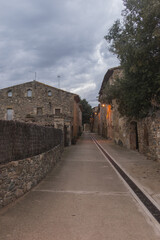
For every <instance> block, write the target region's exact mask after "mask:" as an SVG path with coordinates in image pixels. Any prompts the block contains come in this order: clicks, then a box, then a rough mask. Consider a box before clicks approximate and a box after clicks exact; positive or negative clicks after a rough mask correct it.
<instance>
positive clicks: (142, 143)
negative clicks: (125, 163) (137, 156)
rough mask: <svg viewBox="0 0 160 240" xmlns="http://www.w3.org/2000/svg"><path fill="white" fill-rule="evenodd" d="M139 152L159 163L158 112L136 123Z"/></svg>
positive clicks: (159, 126) (159, 135)
mask: <svg viewBox="0 0 160 240" xmlns="http://www.w3.org/2000/svg"><path fill="white" fill-rule="evenodd" d="M138 142H139V152H141V153H143V154H145V155H146V156H147V157H148V158H149V159H153V160H158V161H160V112H157V114H156V116H155V117H154V118H153V117H147V118H145V119H143V120H142V121H139V122H138Z"/></svg>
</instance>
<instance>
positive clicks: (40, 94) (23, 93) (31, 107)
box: [0, 81, 75, 120]
mask: <svg viewBox="0 0 160 240" xmlns="http://www.w3.org/2000/svg"><path fill="white" fill-rule="evenodd" d="M28 90H31V91H32V94H31V96H27V91H28ZM9 92H11V93H12V95H11V96H8V93H9ZM74 96H75V95H74V94H72V93H69V92H66V91H63V90H60V89H57V88H54V87H51V86H48V85H45V84H42V83H40V82H37V81H32V82H27V83H24V84H20V85H16V86H13V87H9V88H5V89H1V90H0V101H1V108H0V119H4V120H6V119H7V109H13V119H15V120H24V119H25V118H28V117H32V116H36V115H39V114H40V115H46V114H49V115H52V114H55V109H56V108H58V109H60V111H61V113H62V114H66V115H67V116H70V117H73V102H74ZM38 109H39V110H40V112H38Z"/></svg>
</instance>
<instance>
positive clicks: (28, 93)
mask: <svg viewBox="0 0 160 240" xmlns="http://www.w3.org/2000/svg"><path fill="white" fill-rule="evenodd" d="M30 93H31V94H30ZM27 97H28V98H31V97H32V89H28V90H27Z"/></svg>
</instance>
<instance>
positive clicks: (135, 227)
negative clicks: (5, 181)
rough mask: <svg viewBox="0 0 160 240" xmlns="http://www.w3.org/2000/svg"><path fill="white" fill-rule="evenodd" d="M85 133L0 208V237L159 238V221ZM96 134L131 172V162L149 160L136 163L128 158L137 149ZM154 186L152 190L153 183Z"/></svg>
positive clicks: (29, 239) (35, 239)
mask: <svg viewBox="0 0 160 240" xmlns="http://www.w3.org/2000/svg"><path fill="white" fill-rule="evenodd" d="M91 135H92V134H89V133H86V134H83V136H82V137H81V138H80V139H79V141H78V142H77V144H76V145H74V146H70V147H68V148H66V149H65V151H64V154H63V158H62V161H61V163H60V164H59V165H58V166H57V167H56V168H55V169H53V170H52V171H51V172H50V173H49V174H48V175H47V177H46V178H45V179H44V180H43V181H42V182H41V183H40V184H39V185H38V186H37V187H36V188H33V189H32V190H31V192H29V193H28V194H26V195H25V196H24V197H22V198H21V199H19V200H18V201H16V202H15V203H14V204H11V205H10V206H8V207H5V208H4V209H3V210H2V211H0V240H22V239H23V240H159V239H160V232H159V227H157V225H156V224H155V222H154V221H153V220H152V219H151V218H150V217H149V216H148V215H147V213H146V212H145V211H144V210H143V208H142V207H141V205H140V204H139V203H138V202H137V200H135V198H134V197H133V195H132V194H131V192H130V191H129V190H128V188H127V187H126V185H125V184H124V182H123V181H122V180H121V178H120V177H119V175H117V173H116V172H115V170H114V169H113V168H112V167H111V165H110V164H109V163H108V161H107V160H106V159H105V158H104V156H103V155H102V153H101V152H100V150H99V149H98V148H97V147H96V145H95V144H94V142H93V141H92V140H91ZM96 138H98V139H99V141H100V142H101V144H103V146H104V148H107V150H108V151H109V152H110V154H112V156H113V155H114V157H115V158H117V159H119V161H121V164H123V165H124V166H125V168H126V169H129V171H130V173H131V174H132V172H133V176H134V177H138V174H137V173H136V168H133V167H132V166H141V168H142V166H143V164H144V163H149V164H150V162H149V161H148V160H145V159H142V162H141V164H140V165H138V164H139V163H138V162H134V161H135V160H134V159H135V158H134V156H139V154H138V153H134V152H133V153H132V152H130V151H128V150H125V149H123V148H120V147H118V146H114V145H113V144H112V143H110V142H108V141H106V140H104V139H101V138H100V137H99V136H97V135H96ZM132 154H133V155H132ZM139 158H140V159H141V156H139ZM137 159H138V158H137ZM140 159H139V160H140ZM127 161H129V163H128V162H127ZM136 161H138V160H136ZM140 161H141V160H140ZM143 161H145V162H143ZM146 161H148V162H146ZM136 164H137V165H136ZM147 166H148V167H149V166H150V165H147ZM132 169H133V170H132ZM147 169H148V168H147ZM145 176H146V175H145ZM144 179H145V178H144ZM148 188H149V187H148V186H147V189H148ZM155 190H156V193H158V187H157V186H156V184H155Z"/></svg>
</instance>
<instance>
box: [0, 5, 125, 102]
mask: <svg viewBox="0 0 160 240" xmlns="http://www.w3.org/2000/svg"><path fill="white" fill-rule="evenodd" d="M122 8H123V2H122V0H5V1H4V0H0V88H5V87H9V86H12V85H15V84H21V83H24V82H28V81H32V80H34V79H35V77H36V80H38V81H40V82H43V83H45V84H49V85H51V86H54V87H59V86H60V88H62V89H64V90H66V91H70V92H74V93H77V94H79V95H80V97H81V98H86V99H87V101H88V102H89V103H90V104H91V105H92V106H96V105H97V104H98V102H97V101H96V97H97V96H98V91H99V88H100V85H101V83H102V80H103V77H104V75H105V73H106V71H107V69H108V68H110V67H115V66H117V65H119V62H118V60H117V58H116V56H113V55H112V54H111V53H110V52H109V51H108V46H107V42H106V41H105V40H104V36H105V35H106V34H107V32H108V29H109V28H110V27H111V26H112V24H113V23H114V21H115V20H116V19H117V18H120V16H121V10H122ZM35 72H36V74H35ZM35 75H36V76H35ZM58 76H59V77H58Z"/></svg>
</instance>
